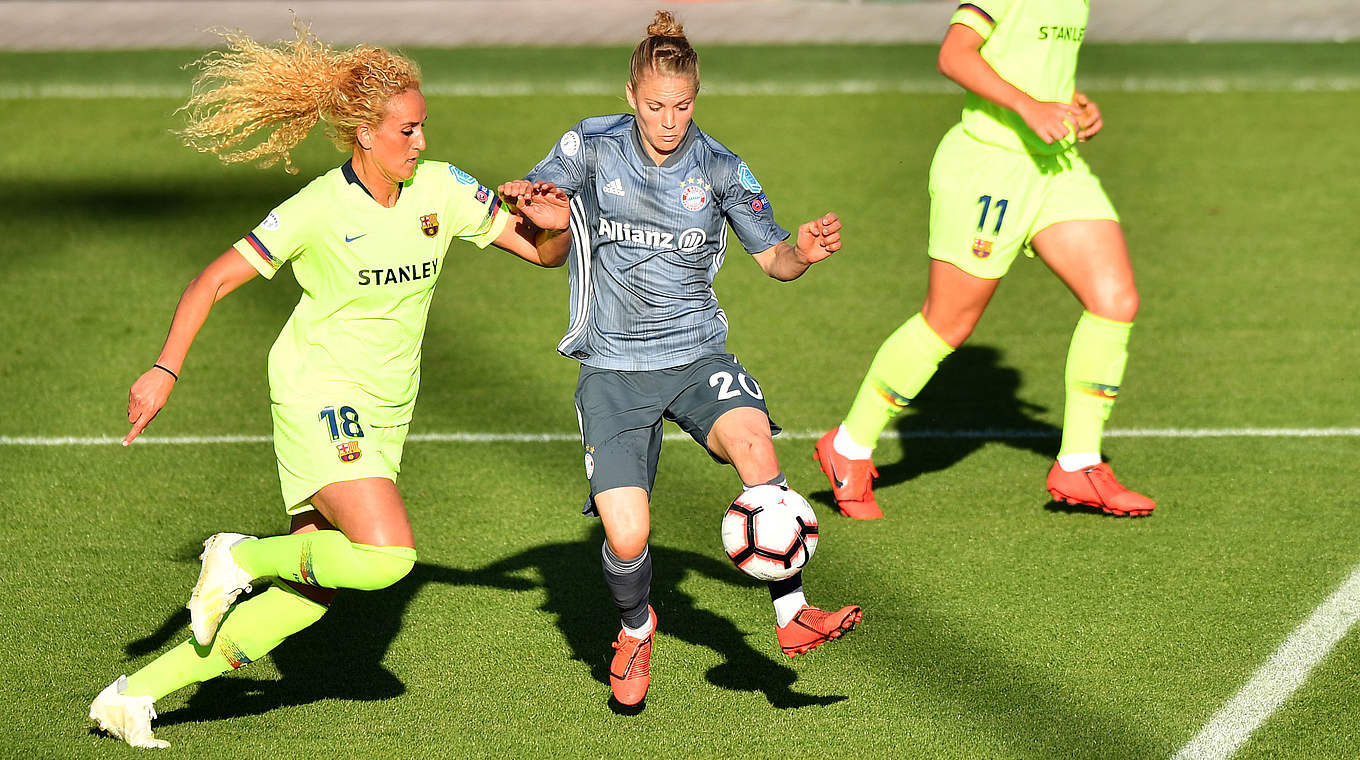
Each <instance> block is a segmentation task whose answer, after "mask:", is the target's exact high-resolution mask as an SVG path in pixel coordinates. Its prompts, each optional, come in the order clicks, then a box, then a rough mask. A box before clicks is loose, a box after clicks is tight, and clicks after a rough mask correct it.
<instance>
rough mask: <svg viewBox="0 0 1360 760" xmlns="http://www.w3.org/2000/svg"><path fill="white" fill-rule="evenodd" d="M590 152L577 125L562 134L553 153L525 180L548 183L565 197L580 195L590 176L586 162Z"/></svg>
mask: <svg viewBox="0 0 1360 760" xmlns="http://www.w3.org/2000/svg"><path fill="white" fill-rule="evenodd" d="M590 150H591V147H590V146H588V145H587V144H586V141H585V139H584V137H583V136H582V133H581V124H580V123H577V125H576V126H574V127H572V128H571V129H569V130H567V131H566V132H564V133H563V134H562V138H561V139H559V140H558V141H557V144H556V145H554V146H553V149H552V150H551V151H549V152H548V155H547V156H544V158H543V160H542V161H539V162H538V166H535V167H534V168H533V170H532V171H530V172H529V175H528V176H527V177H525V179H527V180H529V181H530V182H551V183H553V184H554V185H557V186H558V187H559V188H561V189H562V190H563V191H565V192H566V193H567V195H572V196H574V195H576V194H577V193H578V192H580V191H581V187H582V186H583V185H584V184H585V181H586V178H587V177H589V176H590V168H589V166H590V163H591V162H590V161H589V160H588V159H587V153H588V152H590Z"/></svg>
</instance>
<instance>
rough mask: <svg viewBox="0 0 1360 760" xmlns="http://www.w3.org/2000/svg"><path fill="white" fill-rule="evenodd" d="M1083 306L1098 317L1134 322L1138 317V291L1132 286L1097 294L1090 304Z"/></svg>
mask: <svg viewBox="0 0 1360 760" xmlns="http://www.w3.org/2000/svg"><path fill="white" fill-rule="evenodd" d="M1082 306H1083V307H1085V309H1086V310H1087V311H1089V312H1091V313H1092V314H1094V315H1096V316H1097V317H1102V318H1104V319H1109V320H1113V321H1115V322H1132V321H1133V319H1134V317H1136V316H1138V306H1139V298H1138V289H1137V288H1135V287H1133V286H1132V285H1130V286H1128V287H1122V288H1115V289H1110V290H1108V291H1104V292H1101V293H1098V294H1096V297H1095V298H1092V299H1091V302H1090V303H1085V304H1082Z"/></svg>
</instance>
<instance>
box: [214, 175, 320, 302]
mask: <svg viewBox="0 0 1360 760" xmlns="http://www.w3.org/2000/svg"><path fill="white" fill-rule="evenodd" d="M318 183H319V180H314V181H312V182H311V183H309V184H308V185H307V186H306V187H304V188H302V189H301V190H299V191H298V192H297V194H296V195H294V196H293V197H291V198H289V199H288V200H286V201H284V202H283V203H281V204H279V206H278V207H277V208H275V209H274V210H273V211H270V212H269V215H268V216H266V217H265V218H264V221H262V222H260V223H259V224H258V225H256V226H255V229H253V230H251V231H250V232H247V233H246V235H245V237H243V238H241V239H240V240H238V241H236V245H235V246H233V247H234V248H236V251H237V252H238V253H240V254H241V255H242V256H243V257H245V259H246V261H249V262H250V263H251V265H252V266H254V267H255V269H256V270H258V271H259V273H260V274H261V275H263V276H264V277H265V278H266V279H272V278H273V277H274V274H275V273H276V272H278V271H279V269H280V268H282V267H283V264H284V262H286V261H289V260H291V259H293V258H295V257H297V255H298V254H300V253H302V251H303V250H305V249H306V247H307V245H308V243H310V242H311V241H312V239H313V237H314V236H315V230H314V227H315V224H314V222H315V219H316V213H315V211H316V207H317V202H316V196H317V195H318V194H319V192H318V191H319V189H320V188H321V185H320V184H318Z"/></svg>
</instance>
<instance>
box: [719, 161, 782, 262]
mask: <svg viewBox="0 0 1360 760" xmlns="http://www.w3.org/2000/svg"><path fill="white" fill-rule="evenodd" d="M731 158H732V159H733V160H731V161H730V162H724V163H726V164H727V165H726V166H725V167H724V171H723V175H722V176H720V177H719V178H718V182H719V187H721V188H722V210H723V214H724V215H725V216H726V217H727V221H728V223H729V224H731V225H732V229H733V230H734V231H735V232H736V233H737V239H738V240H740V241H741V247H742V248H745V249H746V252H747V253H753V254H754V253H761V252H762V251H765V250H766V249H768V248H769V247H770V246H772V245H774V244H775V243H779V242H781V241H783V240H785V239H787V238H788V236H789V231H788V230H786V229H784V228H783V227H780V226H779V225H778V224H777V223H775V221H774V211H772V210H771V209H770V199H769V198H766V197H765V192H764V190H763V189H762V188H761V187H760V183H759V182H757V181H756V175H754V174H752V173H751V169H750V167H748V166H747V165H746V162H745V161H742V160H741V159H739V158H737V157H736V156H732V157H731Z"/></svg>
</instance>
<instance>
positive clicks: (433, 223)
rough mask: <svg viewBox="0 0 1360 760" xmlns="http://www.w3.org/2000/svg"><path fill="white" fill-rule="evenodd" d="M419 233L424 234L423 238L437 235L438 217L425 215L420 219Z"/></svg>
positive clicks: (436, 215)
mask: <svg viewBox="0 0 1360 760" xmlns="http://www.w3.org/2000/svg"><path fill="white" fill-rule="evenodd" d="M420 231H421V232H424V233H425V237H434V236H435V235H437V234H439V215H438V214H426V215H425V216H422V217H420Z"/></svg>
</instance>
